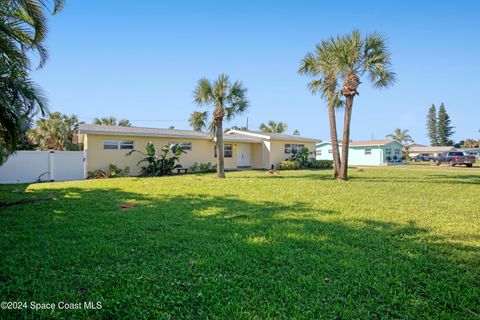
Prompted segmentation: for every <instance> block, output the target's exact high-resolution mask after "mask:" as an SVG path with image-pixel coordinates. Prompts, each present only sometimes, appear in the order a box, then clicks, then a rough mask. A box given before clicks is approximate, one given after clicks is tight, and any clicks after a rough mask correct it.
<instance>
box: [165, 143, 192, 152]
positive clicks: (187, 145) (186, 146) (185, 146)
mask: <svg viewBox="0 0 480 320" xmlns="http://www.w3.org/2000/svg"><path fill="white" fill-rule="evenodd" d="M169 143H170V144H178V146H179V147H180V149H182V150H183V151H191V150H192V143H191V142H185V141H184V142H177V141H170V142H169Z"/></svg>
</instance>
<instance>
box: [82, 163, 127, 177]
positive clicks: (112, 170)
mask: <svg viewBox="0 0 480 320" xmlns="http://www.w3.org/2000/svg"><path fill="white" fill-rule="evenodd" d="M129 174H130V168H129V167H125V168H124V169H120V168H119V167H118V166H116V165H114V164H112V163H110V164H109V165H108V169H107V170H106V171H104V170H100V169H97V170H94V171H88V173H87V179H99V178H116V177H125V176H128V175H129Z"/></svg>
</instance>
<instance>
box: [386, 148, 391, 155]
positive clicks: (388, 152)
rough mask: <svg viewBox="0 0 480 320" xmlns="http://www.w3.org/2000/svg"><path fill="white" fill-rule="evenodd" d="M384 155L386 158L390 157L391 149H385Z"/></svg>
mask: <svg viewBox="0 0 480 320" xmlns="http://www.w3.org/2000/svg"><path fill="white" fill-rule="evenodd" d="M385 154H386V155H387V156H389V155H391V154H392V148H386V149H385Z"/></svg>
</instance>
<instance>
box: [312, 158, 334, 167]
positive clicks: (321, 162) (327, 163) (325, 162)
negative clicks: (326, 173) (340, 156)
mask: <svg viewBox="0 0 480 320" xmlns="http://www.w3.org/2000/svg"><path fill="white" fill-rule="evenodd" d="M308 168H309V169H333V161H332V160H315V159H310V160H309V161H308Z"/></svg>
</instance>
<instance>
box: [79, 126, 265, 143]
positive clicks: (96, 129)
mask: <svg viewBox="0 0 480 320" xmlns="http://www.w3.org/2000/svg"><path fill="white" fill-rule="evenodd" d="M79 133H80V134H104V135H116V136H137V137H164V138H185V139H202V140H212V139H213V136H212V135H211V134H210V133H205V132H199V131H193V130H177V129H161V128H143V127H120V126H104V125H95V124H80V126H79ZM224 140H225V141H227V142H250V143H255V142H261V141H262V139H261V138H258V137H250V136H245V135H239V134H229V135H224Z"/></svg>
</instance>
